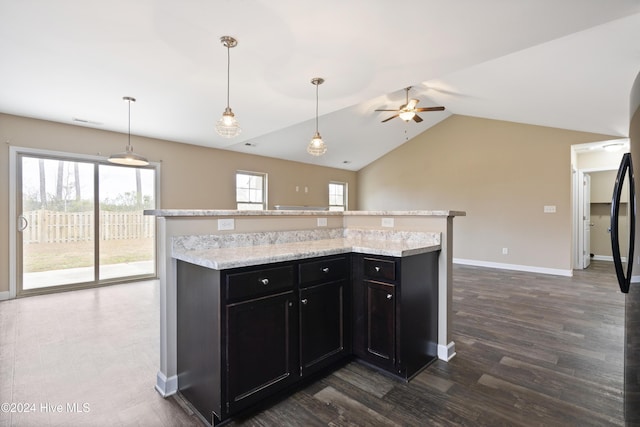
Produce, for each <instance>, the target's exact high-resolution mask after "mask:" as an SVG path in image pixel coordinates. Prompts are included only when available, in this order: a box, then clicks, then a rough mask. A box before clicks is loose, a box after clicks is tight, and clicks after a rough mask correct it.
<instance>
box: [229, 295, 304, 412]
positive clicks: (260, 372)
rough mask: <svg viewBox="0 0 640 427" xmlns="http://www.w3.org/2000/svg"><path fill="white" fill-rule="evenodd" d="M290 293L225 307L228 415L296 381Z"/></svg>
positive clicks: (293, 327)
mask: <svg viewBox="0 0 640 427" xmlns="http://www.w3.org/2000/svg"><path fill="white" fill-rule="evenodd" d="M293 305H294V297H293V292H292V291H289V292H285V293H281V294H276V295H271V296H266V297H262V298H258V299H252V300H248V301H242V302H238V303H234V304H228V305H227V306H226V325H227V328H226V334H224V335H226V337H227V345H226V349H227V352H226V355H225V356H224V359H226V367H227V369H226V380H227V381H226V382H227V399H226V400H227V404H228V412H229V413H234V412H237V411H238V410H240V409H243V408H246V407H247V406H249V405H252V404H254V403H257V402H258V401H259V400H261V399H263V398H265V397H267V396H269V395H271V394H273V393H274V392H275V391H276V390H279V389H281V388H283V387H285V386H287V385H288V384H290V383H291V382H292V381H294V380H295V379H296V378H295V377H296V360H295V357H294V356H295V316H294V313H295V311H294V310H293Z"/></svg>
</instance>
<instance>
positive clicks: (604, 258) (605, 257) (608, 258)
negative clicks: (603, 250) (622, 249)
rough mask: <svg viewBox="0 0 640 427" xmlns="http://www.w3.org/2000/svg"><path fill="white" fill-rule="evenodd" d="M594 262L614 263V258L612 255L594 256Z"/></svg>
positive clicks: (624, 260)
mask: <svg viewBox="0 0 640 427" xmlns="http://www.w3.org/2000/svg"><path fill="white" fill-rule="evenodd" d="M591 259H593V260H596V261H611V262H613V257H612V256H611V255H594V256H593V258H591ZM623 262H626V259H623Z"/></svg>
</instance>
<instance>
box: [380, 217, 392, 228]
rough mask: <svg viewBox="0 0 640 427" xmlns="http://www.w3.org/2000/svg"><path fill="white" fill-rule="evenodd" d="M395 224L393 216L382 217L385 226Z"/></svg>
mask: <svg viewBox="0 0 640 427" xmlns="http://www.w3.org/2000/svg"><path fill="white" fill-rule="evenodd" d="M393 224H394V221H393V218H382V226H383V227H393Z"/></svg>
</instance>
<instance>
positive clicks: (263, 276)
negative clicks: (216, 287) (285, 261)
mask: <svg viewBox="0 0 640 427" xmlns="http://www.w3.org/2000/svg"><path fill="white" fill-rule="evenodd" d="M226 283H227V289H226V291H227V301H231V300H239V299H248V298H253V297H259V296H262V295H269V294H271V293H275V292H282V291H284V290H289V289H293V266H291V265H288V266H284V267H276V268H265V269H261V270H254V271H247V272H242V273H231V274H228V275H227V280H226Z"/></svg>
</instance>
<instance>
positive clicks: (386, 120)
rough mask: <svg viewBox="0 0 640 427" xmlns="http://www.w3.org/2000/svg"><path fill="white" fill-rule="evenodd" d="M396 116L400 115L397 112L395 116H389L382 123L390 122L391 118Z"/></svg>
mask: <svg viewBox="0 0 640 427" xmlns="http://www.w3.org/2000/svg"><path fill="white" fill-rule="evenodd" d="M396 117H398V115H397V114H396V115H395V116H391V117H389V118H388V119H384V120H383V121H382V123H384V122H388V121H389V120H391V119H395V118H396Z"/></svg>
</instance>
